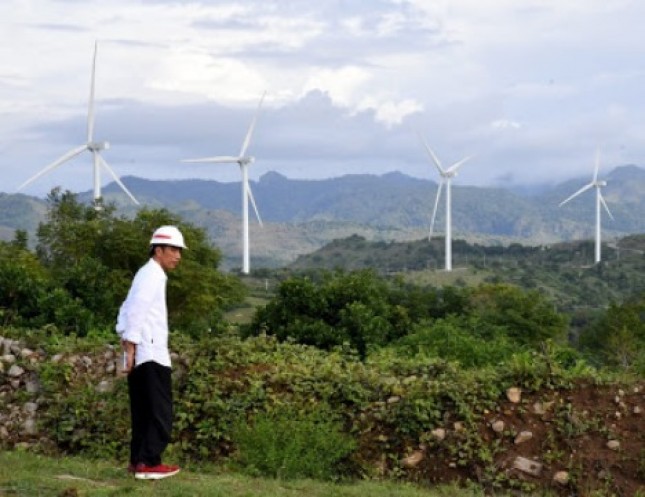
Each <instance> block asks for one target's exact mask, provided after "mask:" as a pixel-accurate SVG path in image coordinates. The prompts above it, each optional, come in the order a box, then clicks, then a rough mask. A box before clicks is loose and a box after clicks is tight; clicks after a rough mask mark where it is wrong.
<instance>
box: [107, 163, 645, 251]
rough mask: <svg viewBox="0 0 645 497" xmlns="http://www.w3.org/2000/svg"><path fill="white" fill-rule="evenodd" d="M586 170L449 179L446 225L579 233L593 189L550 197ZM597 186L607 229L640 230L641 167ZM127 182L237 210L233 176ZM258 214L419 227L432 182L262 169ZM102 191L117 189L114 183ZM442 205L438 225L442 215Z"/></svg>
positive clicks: (155, 193) (526, 233)
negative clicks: (524, 186)
mask: <svg viewBox="0 0 645 497" xmlns="http://www.w3.org/2000/svg"><path fill="white" fill-rule="evenodd" d="M590 179H591V178H580V179H576V180H572V181H568V182H565V183H562V184H559V185H556V186H554V187H552V188H549V189H545V190H543V191H542V192H541V193H539V194H535V195H527V194H520V193H516V192H513V191H512V190H507V189H501V188H481V187H470V186H461V185H460V184H459V183H460V181H459V179H457V180H456V181H455V182H454V184H453V226H454V230H455V231H456V232H457V233H462V234H468V233H479V234H488V235H500V236H509V237H524V238H537V237H545V238H546V239H548V240H551V241H554V240H561V239H571V238H579V237H582V236H585V235H586V234H587V233H589V232H590V231H589V223H590V222H593V220H594V216H595V211H594V195H593V192H588V193H586V194H585V195H583V196H580V197H579V198H576V199H575V200H574V201H571V202H569V203H568V204H567V205H565V206H563V207H561V208H559V207H558V204H559V203H560V202H561V201H562V200H564V199H565V198H566V197H568V196H569V195H571V194H572V193H573V192H575V191H577V190H578V189H579V188H580V187H581V186H582V185H584V184H586V183H588V182H589V181H590ZM604 179H606V180H607V183H608V184H607V186H606V187H605V189H604V190H603V194H604V197H605V199H606V201H607V204H608V205H609V207H610V209H611V211H612V214H613V215H614V218H615V221H610V220H609V218H607V222H606V223H604V229H605V230H606V231H607V232H609V233H616V234H628V233H641V232H645V194H644V192H645V169H643V168H640V167H637V166H622V167H618V168H616V169H614V170H613V171H612V172H611V173H610V174H608V175H607V176H606V178H604ZM124 182H125V183H126V184H127V185H128V187H129V188H130V189H131V190H132V191H133V192H134V193H135V195H137V196H138V197H139V198H140V199H141V200H143V202H144V203H151V204H157V205H166V206H171V207H173V206H174V207H179V206H186V205H187V204H189V205H192V207H193V208H195V207H199V208H203V209H207V210H224V211H229V212H233V213H235V214H237V213H238V212H239V211H240V186H239V183H219V182H216V181H205V180H184V181H150V180H144V179H140V178H132V177H128V178H125V179H124ZM251 186H252V189H253V193H254V196H255V199H256V201H257V204H258V208H259V209H260V212H261V215H262V218H263V220H265V221H268V222H274V223H303V222H310V221H334V222H351V223H357V224H362V225H369V226H372V227H397V228H402V229H407V228H420V227H423V228H425V227H427V226H428V224H429V218H430V213H431V212H432V207H433V203H434V198H435V195H436V191H437V183H435V182H434V181H431V180H424V179H417V178H412V177H409V176H406V175H404V174H401V173H398V172H393V173H388V174H385V175H382V176H375V175H347V176H342V177H339V178H331V179H326V180H293V179H288V178H286V177H284V176H282V175H280V174H278V173H275V172H271V173H267V174H265V175H264V176H262V177H261V178H260V180H259V181H257V182H252V184H251ZM105 194H106V197H107V196H108V195H110V196H112V195H116V196H118V197H122V195H121V194H119V193H118V190H117V187H116V185H114V184H112V185H110V186H109V187H108V188H106V189H105ZM443 216H444V210H443V205H442V206H441V207H440V209H439V211H438V217H437V223H438V227H441V226H442V223H443V221H444V217H443Z"/></svg>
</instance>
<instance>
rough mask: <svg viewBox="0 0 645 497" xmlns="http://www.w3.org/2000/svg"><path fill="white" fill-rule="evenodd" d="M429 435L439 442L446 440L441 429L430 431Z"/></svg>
mask: <svg viewBox="0 0 645 497" xmlns="http://www.w3.org/2000/svg"><path fill="white" fill-rule="evenodd" d="M430 433H432V436H433V437H434V438H436V439H437V440H439V441H440V442H441V441H442V440H443V439H444V438H446V430H444V429H443V428H436V429H434V430H432V431H431V432H430Z"/></svg>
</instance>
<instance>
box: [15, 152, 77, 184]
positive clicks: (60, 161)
mask: <svg viewBox="0 0 645 497" xmlns="http://www.w3.org/2000/svg"><path fill="white" fill-rule="evenodd" d="M85 150H87V145H81V146H80V147H77V148H75V149H72V150H70V151H69V152H67V153H66V154H64V155H63V156H62V157H60V158H59V159H56V160H55V161H54V162H52V163H51V164H49V165H48V166H45V167H44V168H43V169H42V170H40V171H39V172H38V173H37V174H35V175H34V176H32V177H31V178H29V179H28V180H27V181H25V182H24V183H23V184H22V185H20V186H19V187H18V191H20V190H22V189H23V188H24V187H25V186H27V185H28V184H30V183H32V182H34V181H36V180H37V179H38V178H40V177H41V176H43V175H44V174H47V173H48V172H49V171H52V170H53V169H56V168H57V167H58V166H60V165H61V164H63V162H67V161H68V160H70V159H71V158H72V157H76V156H77V155H78V154H80V153H81V152H84V151H85Z"/></svg>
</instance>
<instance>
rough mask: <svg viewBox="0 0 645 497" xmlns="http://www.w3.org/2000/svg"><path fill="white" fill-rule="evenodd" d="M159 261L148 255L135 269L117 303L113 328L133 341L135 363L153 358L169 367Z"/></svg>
mask: <svg viewBox="0 0 645 497" xmlns="http://www.w3.org/2000/svg"><path fill="white" fill-rule="evenodd" d="M167 280H168V277H167V276H166V273H165V271H164V270H163V269H162V268H161V266H160V265H159V263H157V262H156V261H155V260H154V259H150V260H149V261H148V262H147V263H146V264H145V265H143V266H142V267H141V269H139V271H137V274H136V275H135V276H134V280H132V286H131V287H130V291H129V292H128V296H127V297H126V299H125V301H124V302H123V304H122V305H121V309H120V310H119V316H118V319H117V323H116V332H117V333H118V334H119V336H120V337H121V340H127V341H128V342H132V343H134V344H136V345H137V348H136V354H135V362H134V364H135V366H138V365H139V364H143V363H144V362H148V361H154V362H156V363H158V364H161V365H163V366H168V367H170V365H171V364H170V352H169V350H168V310H167V307H166V281H167Z"/></svg>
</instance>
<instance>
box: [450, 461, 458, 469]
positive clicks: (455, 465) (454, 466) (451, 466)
mask: <svg viewBox="0 0 645 497" xmlns="http://www.w3.org/2000/svg"><path fill="white" fill-rule="evenodd" d="M448 467H449V468H453V469H454V468H456V467H457V463H456V462H450V463H448Z"/></svg>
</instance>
